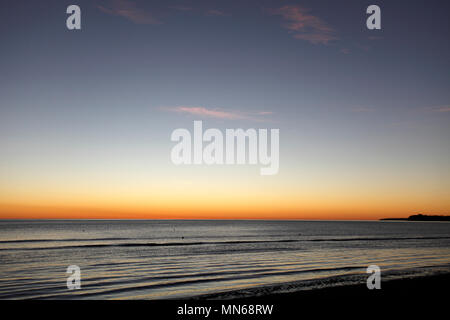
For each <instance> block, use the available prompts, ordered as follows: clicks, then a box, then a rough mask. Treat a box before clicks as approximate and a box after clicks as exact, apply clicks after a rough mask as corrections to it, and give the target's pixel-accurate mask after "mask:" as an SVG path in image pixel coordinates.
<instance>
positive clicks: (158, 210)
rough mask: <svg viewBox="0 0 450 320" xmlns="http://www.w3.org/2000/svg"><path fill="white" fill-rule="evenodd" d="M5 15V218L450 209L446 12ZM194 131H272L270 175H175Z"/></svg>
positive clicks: (173, 9)
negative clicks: (179, 140)
mask: <svg viewBox="0 0 450 320" xmlns="http://www.w3.org/2000/svg"><path fill="white" fill-rule="evenodd" d="M71 4H77V5H78V6H79V7H80V8H81V30H68V29H67V28H66V19H67V17H68V16H69V15H68V14H67V13H66V8H67V7H68V6H69V5H71ZM371 4H377V5H378V6H379V7H380V8H381V30H369V29H367V27H366V19H367V17H368V15H367V14H366V8H367V7H368V6H369V5H371ZM0 6H1V9H0V41H1V51H0V218H8V219H16V218H17V219H18V218H61V219H64V218H91V219H100V218H114V219H357V220H360V219H379V218H383V217H392V216H395V217H407V216H409V215H412V214H417V213H425V214H449V213H450V170H449V167H450V90H449V89H450V88H449V85H450V73H449V70H450V68H449V67H450V46H449V40H448V39H449V31H450V28H449V27H450V25H449V24H450V23H449V20H448V12H449V9H450V5H449V4H448V3H447V2H445V1H434V0H431V1H379V0H377V1H364V0H362V1H361V0H360V1H352V0H349V1H335V0H334V1H322V0H320V1H284V0H279V1H264V0H261V1H253V0H248V1H214V0H205V1H141V0H135V1H131V0H102V1H95V0H92V1H81V0H80V1H78V0H77V1H63V0H58V1H56V0H54V1H49V0H42V1H23V0H14V1H2V2H1V4H0ZM194 120H202V121H203V126H204V127H205V128H218V129H220V130H225V129H227V128H243V129H248V128H267V129H271V128H277V129H279V132H280V155H279V158H280V159H279V161H280V167H279V172H278V174H276V175H271V176H261V175H260V174H259V168H260V166H259V165H257V166H255V165H211V166H207V165H195V166H194V165H180V166H176V165H174V164H173V163H172V161H171V158H170V152H171V149H172V148H173V146H174V144H175V143H174V142H172V141H171V140H170V136H171V133H172V132H173V130H175V129H177V128H187V129H188V130H192V129H193V121H194Z"/></svg>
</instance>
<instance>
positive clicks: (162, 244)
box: [0, 237, 450, 251]
mask: <svg viewBox="0 0 450 320" xmlns="http://www.w3.org/2000/svg"><path fill="white" fill-rule="evenodd" d="M439 239H442V240H444V239H450V237H385V238H368V237H365V238H318V239H283V240H254V241H253V240H244V241H242V240H236V241H194V242H145V243H143V242H125V243H98V244H81V245H67V246H52V247H50V246H49V247H29V248H23V247H18V248H0V251H11V250H60V249H83V248H86V249H87V248H107V247H172V246H201V245H236V244H264V243H295V242H342V241H404V240H439ZM117 240H136V238H134V239H127V238H99V239H64V240H62V239H58V240H38V239H30V240H6V241H0V243H27V242H28V243H32V242H53V241H67V242H70V241H73V242H82V241H117Z"/></svg>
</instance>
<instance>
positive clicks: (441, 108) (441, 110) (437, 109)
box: [433, 107, 450, 112]
mask: <svg viewBox="0 0 450 320" xmlns="http://www.w3.org/2000/svg"><path fill="white" fill-rule="evenodd" d="M433 112H450V107H438V108H433Z"/></svg>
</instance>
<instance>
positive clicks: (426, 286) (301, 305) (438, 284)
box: [232, 274, 450, 319]
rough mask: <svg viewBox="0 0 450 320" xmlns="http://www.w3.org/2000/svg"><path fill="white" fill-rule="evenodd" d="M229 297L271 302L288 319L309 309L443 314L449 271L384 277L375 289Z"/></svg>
mask: <svg viewBox="0 0 450 320" xmlns="http://www.w3.org/2000/svg"><path fill="white" fill-rule="evenodd" d="M232 301H233V303H239V304H242V303H273V304H274V305H276V306H277V308H278V309H279V313H278V317H281V318H284V319H291V318H292V316H293V315H298V319H300V318H302V317H304V316H306V314H310V313H311V312H313V313H314V314H316V315H317V316H319V317H321V316H327V317H332V316H334V315H336V316H337V315H340V316H341V317H342V316H352V318H353V317H355V316H358V315H360V316H361V318H364V317H366V316H375V315H377V316H380V317H382V318H385V317H387V318H390V317H391V316H394V315H396V316H402V317H404V316H420V315H421V316H424V317H425V318H426V319H436V318H447V317H448V316H449V314H450V274H442V275H435V276H427V277H418V278H413V279H405V280H391V281H385V282H382V283H381V289H379V290H369V289H367V286H366V285H365V284H361V285H349V286H340V287H332V288H324V289H317V290H310V291H307V290H304V291H298V292H291V293H279V294H268V295H264V296H261V297H258V298H238V299H234V300H232ZM439 314H440V315H439ZM438 315H439V316H438ZM278 317H277V318H278ZM341 317H339V318H341Z"/></svg>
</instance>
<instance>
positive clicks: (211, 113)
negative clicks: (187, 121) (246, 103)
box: [161, 106, 273, 121]
mask: <svg viewBox="0 0 450 320" xmlns="http://www.w3.org/2000/svg"><path fill="white" fill-rule="evenodd" d="M161 109H162V110H165V111H171V112H177V113H184V114H189V115H194V116H199V117H204V118H215V119H225V120H252V121H267V120H268V119H267V116H269V115H272V114H273V112H271V111H258V112H243V111H237V110H224V109H208V108H205V107H192V106H176V107H162V108H161Z"/></svg>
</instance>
